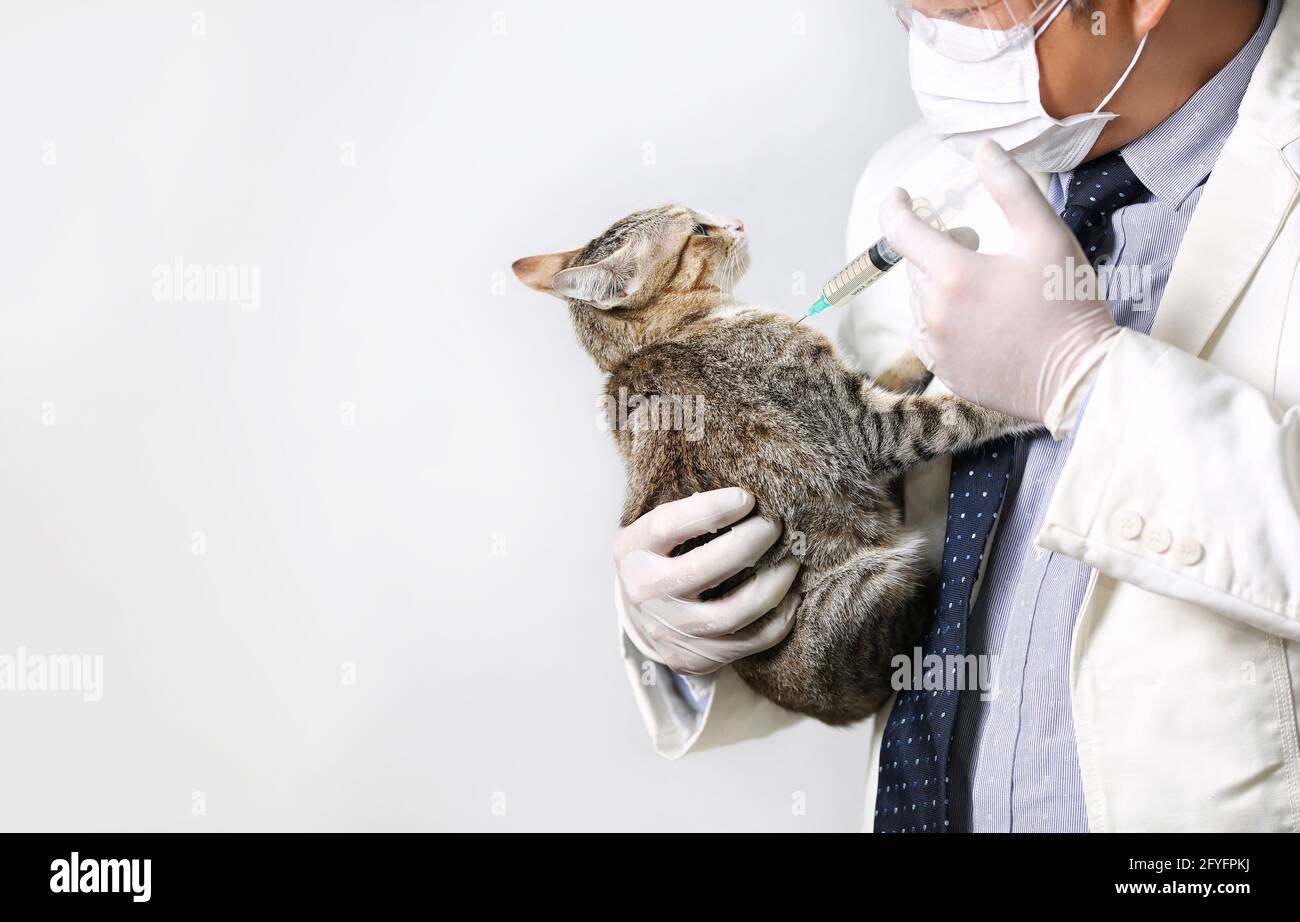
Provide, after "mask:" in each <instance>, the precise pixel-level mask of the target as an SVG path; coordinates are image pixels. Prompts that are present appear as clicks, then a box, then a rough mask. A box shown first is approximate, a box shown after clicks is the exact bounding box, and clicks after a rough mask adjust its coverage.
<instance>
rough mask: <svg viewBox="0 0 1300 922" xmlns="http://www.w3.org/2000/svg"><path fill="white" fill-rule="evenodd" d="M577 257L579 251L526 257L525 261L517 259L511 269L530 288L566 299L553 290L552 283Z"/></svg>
mask: <svg viewBox="0 0 1300 922" xmlns="http://www.w3.org/2000/svg"><path fill="white" fill-rule="evenodd" d="M576 255H578V251H577V250H566V251H565V252H563V253H545V254H543V255H541V256H525V257H524V258H523V259H516V260H515V261H514V264H513V265H511V267H510V268H511V269H513V270H514V273H515V277H516V278H518V279H519V281H521V282H523V283H524V284H525V285H527V286H528V287H529V288H532V289H535V290H537V291H545V292H547V293H548V294H555V295H557V297H566V296H565V295H560V294H558V293H557V292H555V291H554V290H553V289H552V288H551V283H552V282H553V281H554V280H555V276H556V275H557V274H558V273H560V272H563V271H564V267H565V266H567V265H568V264H569V261H570V260H571V259H573V257H574V256H576Z"/></svg>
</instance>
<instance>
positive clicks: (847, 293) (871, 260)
mask: <svg viewBox="0 0 1300 922" xmlns="http://www.w3.org/2000/svg"><path fill="white" fill-rule="evenodd" d="M902 259H903V257H901V256H899V255H898V254H897V253H896V252H894V248H893V247H891V246H890V245H889V241H888V240H886V239H885V238H884V237H881V238H880V239H879V240H877V241H876V242H875V243H873V244H872V245H871V246H870V247H869V248H868V249H866V250H864V251H863V252H862V253H861V254H859V256H858V258H857V259H855V260H853V261H852V262H851V263H849V264H848V265H847V266H845V267H844V268H843V269H841V270H840V271H839V272H838V273H837V274H836V275H835V277H834V278H832V279H831V280H830V281H829V282H827V283H826V284H825V286H823V288H822V296H823V297H825V298H826V300H827V301H829V302H830V303H831V305H832V306H834V305H837V304H843V303H844V302H845V301H848V300H851V299H852V298H856V297H857V296H858V295H860V294H862V292H863V291H865V290H866V289H867V288H868V287H869V286H870V285H871V284H872V283H873V282H875V281H876V280H877V279H879V278H880V277H881V276H882V275H884V274H885V273H886V272H888V271H889V270H890V269H892V268H894V266H896V265H898V264H899V263H900V262H902Z"/></svg>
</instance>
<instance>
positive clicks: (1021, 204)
mask: <svg viewBox="0 0 1300 922" xmlns="http://www.w3.org/2000/svg"><path fill="white" fill-rule="evenodd" d="M975 169H976V171H977V172H978V173H979V177H980V181H981V182H982V183H984V188H986V189H988V191H989V195H990V196H992V198H993V201H995V202H997V204H998V207H999V208H1001V209H1002V213H1003V214H1004V215H1006V216H1007V221H1008V222H1009V223H1010V224H1011V227H1012V229H1013V230H1014V231H1015V232H1016V234H1017V235H1018V236H1021V237H1026V238H1029V239H1036V238H1038V237H1040V236H1041V235H1042V234H1043V233H1044V232H1046V231H1047V230H1048V229H1049V228H1050V229H1052V230H1060V231H1064V232H1065V233H1067V234H1068V233H1069V231H1068V230H1066V228H1065V225H1064V224H1063V223H1062V222H1061V218H1060V216H1059V215H1058V214H1057V213H1056V210H1055V209H1054V208H1052V205H1051V203H1050V202H1048V201H1047V198H1046V197H1045V196H1044V195H1043V193H1042V190H1040V189H1039V188H1038V184H1037V183H1035V182H1034V178H1033V177H1032V176H1030V175H1029V174H1028V173H1026V172H1025V170H1024V168H1023V167H1021V166H1020V164H1018V163H1016V161H1015V159H1014V158H1012V156H1011V155H1010V154H1008V153H1007V152H1006V151H1005V150H1003V149H1002V147H1001V146H1000V145H999V144H998V143H997V142H996V141H984V142H983V143H981V144H980V145H979V147H977V148H976V149H975ZM900 252H901V251H900Z"/></svg>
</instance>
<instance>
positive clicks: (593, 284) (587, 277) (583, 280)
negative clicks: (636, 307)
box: [551, 245, 640, 310]
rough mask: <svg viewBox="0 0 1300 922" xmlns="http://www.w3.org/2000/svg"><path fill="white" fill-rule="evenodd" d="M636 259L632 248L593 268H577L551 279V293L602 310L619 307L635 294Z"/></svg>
mask: <svg viewBox="0 0 1300 922" xmlns="http://www.w3.org/2000/svg"><path fill="white" fill-rule="evenodd" d="M636 268H637V264H636V259H635V258H633V255H632V252H631V247H630V245H628V246H624V247H623V248H622V249H621V250H619V251H618V252H617V253H612V254H610V255H609V256H606V257H605V258H604V259H602V260H601V261H600V262H598V263H592V264H591V265H590V266H574V267H573V268H572V269H565V270H564V271H563V272H560V273H558V274H557V275H556V276H555V278H554V279H552V280H551V290H552V291H554V292H555V294H557V295H560V296H561V297H564V298H577V299H578V300H579V301H588V302H590V303H592V304H594V305H595V306H596V307H599V308H601V309H602V310H609V309H610V308H612V307H618V306H619V305H620V304H622V303H623V302H624V301H626V300H627V299H628V298H630V297H631V296H632V295H633V294H635V293H636V290H637V288H638V286H639V285H640V280H639V279H638V278H637V272H636Z"/></svg>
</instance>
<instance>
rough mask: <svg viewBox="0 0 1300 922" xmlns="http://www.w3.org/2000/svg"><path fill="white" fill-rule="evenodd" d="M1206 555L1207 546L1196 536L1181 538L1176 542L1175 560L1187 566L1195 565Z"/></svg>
mask: <svg viewBox="0 0 1300 922" xmlns="http://www.w3.org/2000/svg"><path fill="white" fill-rule="evenodd" d="M1204 556H1205V548H1203V547H1201V542H1199V541H1197V540H1196V539H1195V538H1179V539H1178V540H1177V541H1175V542H1174V560H1176V561H1178V562H1179V563H1181V564H1182V565H1183V566H1185V567H1191V566H1195V565H1196V564H1198V563H1200V562H1201V558H1202V557H1204Z"/></svg>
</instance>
